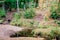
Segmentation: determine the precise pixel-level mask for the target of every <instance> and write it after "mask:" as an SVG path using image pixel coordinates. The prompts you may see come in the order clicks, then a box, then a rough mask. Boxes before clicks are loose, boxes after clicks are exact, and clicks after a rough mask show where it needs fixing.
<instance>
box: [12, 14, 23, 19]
mask: <svg viewBox="0 0 60 40" xmlns="http://www.w3.org/2000/svg"><path fill="white" fill-rule="evenodd" d="M21 16H22V13H14V15H13V17H14V19H20V18H21Z"/></svg>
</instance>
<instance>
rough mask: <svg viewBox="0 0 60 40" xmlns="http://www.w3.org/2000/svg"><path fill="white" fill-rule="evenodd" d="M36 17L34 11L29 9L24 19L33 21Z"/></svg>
mask: <svg viewBox="0 0 60 40" xmlns="http://www.w3.org/2000/svg"><path fill="white" fill-rule="evenodd" d="M34 16H35V12H34V10H33V9H27V10H26V11H25V14H24V18H26V19H32V18H33V17H34Z"/></svg>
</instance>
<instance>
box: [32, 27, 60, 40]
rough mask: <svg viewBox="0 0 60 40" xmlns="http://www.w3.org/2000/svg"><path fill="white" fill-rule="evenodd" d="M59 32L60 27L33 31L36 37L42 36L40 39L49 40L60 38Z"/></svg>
mask: <svg viewBox="0 0 60 40" xmlns="http://www.w3.org/2000/svg"><path fill="white" fill-rule="evenodd" d="M47 30H48V31H47ZM59 30H60V27H50V28H45V29H43V28H38V29H34V30H32V33H33V34H34V36H40V37H44V38H46V39H47V40H52V39H54V38H56V37H59V36H60V31H59Z"/></svg>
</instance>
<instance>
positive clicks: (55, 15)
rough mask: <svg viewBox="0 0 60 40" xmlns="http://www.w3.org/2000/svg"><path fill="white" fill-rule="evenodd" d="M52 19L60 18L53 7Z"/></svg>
mask: <svg viewBox="0 0 60 40" xmlns="http://www.w3.org/2000/svg"><path fill="white" fill-rule="evenodd" d="M50 17H51V18H53V19H57V18H59V17H60V16H59V15H58V13H57V9H55V8H54V7H53V6H52V7H51V16H50Z"/></svg>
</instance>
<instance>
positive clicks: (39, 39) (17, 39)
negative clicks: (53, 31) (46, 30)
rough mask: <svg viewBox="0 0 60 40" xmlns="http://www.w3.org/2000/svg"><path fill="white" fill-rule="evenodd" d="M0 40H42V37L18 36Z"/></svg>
mask: <svg viewBox="0 0 60 40" xmlns="http://www.w3.org/2000/svg"><path fill="white" fill-rule="evenodd" d="M1 40H44V38H33V37H18V38H7V39H1Z"/></svg>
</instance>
